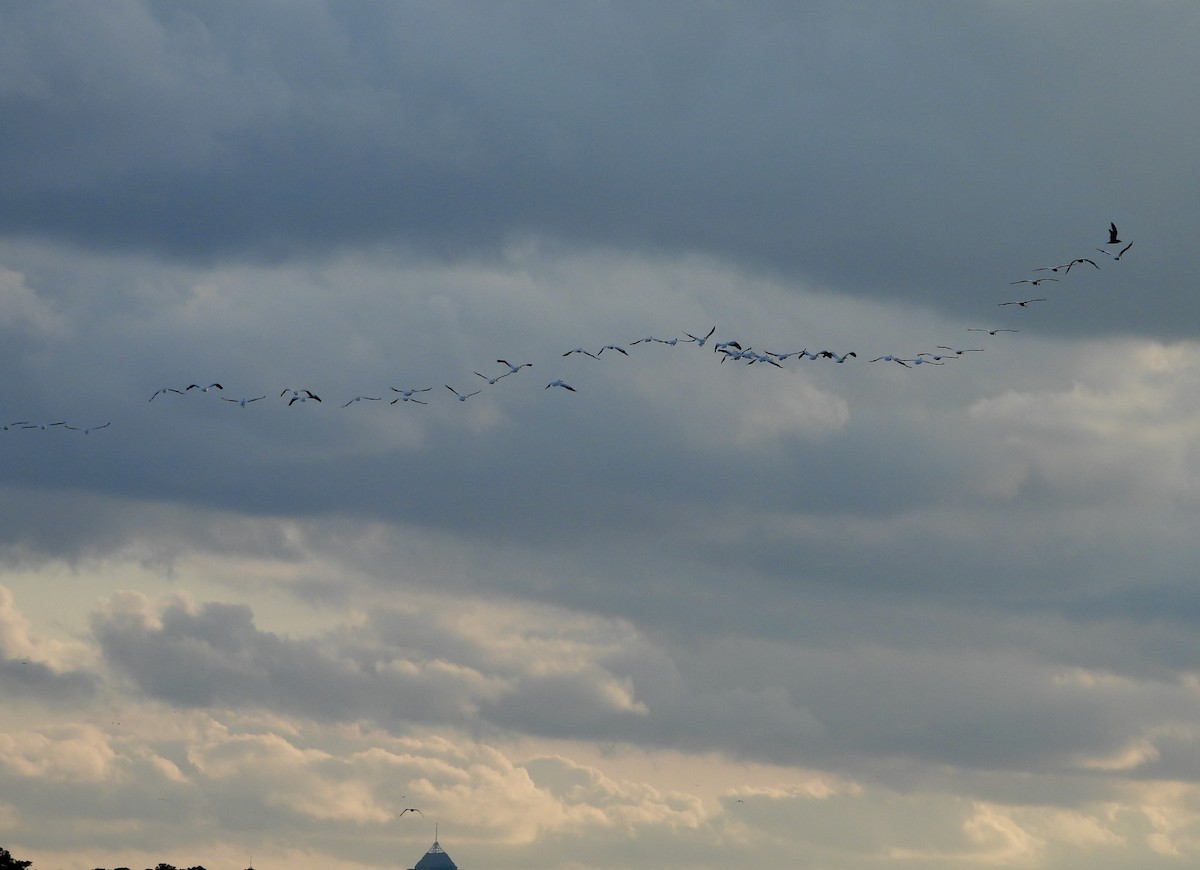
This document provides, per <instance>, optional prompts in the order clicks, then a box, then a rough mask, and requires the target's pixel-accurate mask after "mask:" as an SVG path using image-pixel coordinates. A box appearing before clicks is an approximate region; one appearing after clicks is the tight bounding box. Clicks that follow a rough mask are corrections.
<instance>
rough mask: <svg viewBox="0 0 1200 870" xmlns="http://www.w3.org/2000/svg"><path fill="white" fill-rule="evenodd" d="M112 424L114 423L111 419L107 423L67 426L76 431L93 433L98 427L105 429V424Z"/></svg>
mask: <svg viewBox="0 0 1200 870" xmlns="http://www.w3.org/2000/svg"><path fill="white" fill-rule="evenodd" d="M111 425H112V421H111V420H109V421H108V422H107V423H101V424H100V425H99V426H86V427H85V426H67V428H68V429H73V430H74V431H76V432H82V433H83V434H84V435H91V434H92V433H93V432H95V431H96V430H97V429H103V428H104V427H105V426H111Z"/></svg>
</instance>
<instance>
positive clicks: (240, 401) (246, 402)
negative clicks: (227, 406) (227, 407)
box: [221, 396, 266, 408]
mask: <svg viewBox="0 0 1200 870" xmlns="http://www.w3.org/2000/svg"><path fill="white" fill-rule="evenodd" d="M265 398H266V396H255V397H254V398H253V399H231V398H229V397H228V396H222V397H221V400H222V401H225V402H237V404H238V405H239V406H240V407H242V408H244V407H246V406H247V405H249V404H250V403H251V402H257V401H258V400H259V399H265Z"/></svg>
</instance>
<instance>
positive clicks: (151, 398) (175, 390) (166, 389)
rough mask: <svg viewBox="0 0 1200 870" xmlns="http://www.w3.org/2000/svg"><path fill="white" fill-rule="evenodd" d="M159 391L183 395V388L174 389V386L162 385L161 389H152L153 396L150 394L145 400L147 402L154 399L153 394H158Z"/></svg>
mask: <svg viewBox="0 0 1200 870" xmlns="http://www.w3.org/2000/svg"><path fill="white" fill-rule="evenodd" d="M160 393H178V394H179V395H181V396H182V395H183V390H177V389H175V388H174V387H163V388H162V389H161V390H155V391H154V396H151V397H150V398H149V399H147V400H146V401H147V402H153V401H154V398H155V396H157V395H159V394H160Z"/></svg>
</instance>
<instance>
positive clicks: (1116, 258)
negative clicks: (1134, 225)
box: [1096, 242, 1133, 263]
mask: <svg viewBox="0 0 1200 870" xmlns="http://www.w3.org/2000/svg"><path fill="white" fill-rule="evenodd" d="M1132 247H1133V242H1130V243H1129V244H1127V245H1126V246H1125V247H1123V248H1121V250H1119V251H1118V252H1117V253H1115V254H1114V253H1113V252H1112V251H1106V250H1104V248H1096V250H1097V251H1099V252H1100V253H1101V254H1104V255H1105V256H1106V257H1111V258H1112V260H1113V262H1114V263H1115V262H1117V261H1119V260H1120V259H1121V258H1122V257H1124V256H1125V252H1126V251H1128V250H1129V249H1130V248H1132Z"/></svg>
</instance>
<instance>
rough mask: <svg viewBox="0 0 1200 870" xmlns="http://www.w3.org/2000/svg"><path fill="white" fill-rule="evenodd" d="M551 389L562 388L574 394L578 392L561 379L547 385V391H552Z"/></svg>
mask: <svg viewBox="0 0 1200 870" xmlns="http://www.w3.org/2000/svg"><path fill="white" fill-rule="evenodd" d="M551 387H562V388H563V389H564V390H570V391H571V392H572V393H574V392H576V390H575V388H574V387H573V386H571V385H570V384H568V383H564V382H563V380H562V379H561V378H560V379H558V380H555V381H551V382H550V383H548V384H546V389H547V390H548V389H550V388H551Z"/></svg>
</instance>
